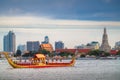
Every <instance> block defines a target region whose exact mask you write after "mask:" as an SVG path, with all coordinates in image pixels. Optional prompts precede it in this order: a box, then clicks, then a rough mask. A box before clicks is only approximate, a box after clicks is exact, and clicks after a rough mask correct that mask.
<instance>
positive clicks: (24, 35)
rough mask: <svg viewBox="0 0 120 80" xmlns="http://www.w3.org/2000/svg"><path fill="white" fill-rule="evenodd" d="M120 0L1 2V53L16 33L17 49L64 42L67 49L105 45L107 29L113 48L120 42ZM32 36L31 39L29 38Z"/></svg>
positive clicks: (22, 0) (3, 0)
mask: <svg viewBox="0 0 120 80" xmlns="http://www.w3.org/2000/svg"><path fill="white" fill-rule="evenodd" d="M119 4H120V0H34V1H33V0H0V45H1V46H0V50H3V40H2V39H3V36H4V35H5V34H7V32H8V31H11V30H13V31H14V32H15V33H16V35H17V38H16V41H17V43H16V44H17V45H19V44H25V43H26V41H27V40H35V41H36V40H37V41H40V42H41V41H43V37H44V36H46V35H47V36H49V38H50V42H51V43H52V45H54V42H55V41H63V42H64V43H65V47H68V48H73V47H74V46H75V45H79V44H87V43H89V42H91V41H98V42H100V44H101V42H102V31H103V28H104V27H106V28H107V30H108V36H109V37H108V38H109V44H110V46H112V47H114V45H115V42H118V41H120V38H119V35H118V34H120V9H119V7H120V5H119ZM28 35H29V37H28Z"/></svg>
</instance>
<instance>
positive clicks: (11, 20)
mask: <svg viewBox="0 0 120 80" xmlns="http://www.w3.org/2000/svg"><path fill="white" fill-rule="evenodd" d="M0 25H1V26H2V25H3V26H9V25H14V26H16V27H17V26H28V25H31V26H38V27H40V25H47V26H51V25H57V26H68V27H70V26H118V27H119V26H120V21H87V20H61V19H52V18H43V17H35V16H18V17H17V16H16V17H14V16H13V17H5V16H3V17H0Z"/></svg>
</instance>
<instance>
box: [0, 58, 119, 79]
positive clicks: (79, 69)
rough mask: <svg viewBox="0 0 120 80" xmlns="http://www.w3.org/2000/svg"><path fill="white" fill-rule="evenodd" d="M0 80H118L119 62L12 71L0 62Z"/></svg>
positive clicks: (97, 62)
mask: <svg viewBox="0 0 120 80" xmlns="http://www.w3.org/2000/svg"><path fill="white" fill-rule="evenodd" d="M0 80H120V60H77V61H76V64H75V66H74V67H62V68H42V69H41V68H40V69H13V68H12V67H11V66H10V65H9V64H8V63H7V61H6V60H0Z"/></svg>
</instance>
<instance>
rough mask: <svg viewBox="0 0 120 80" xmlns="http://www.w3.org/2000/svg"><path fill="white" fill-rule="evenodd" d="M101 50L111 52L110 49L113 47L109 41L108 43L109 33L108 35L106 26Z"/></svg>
mask: <svg viewBox="0 0 120 80" xmlns="http://www.w3.org/2000/svg"><path fill="white" fill-rule="evenodd" d="M100 50H101V51H105V52H110V50H111V47H110V46H109V43H108V35H107V31H106V28H104V33H103V38H102V44H101V47H100Z"/></svg>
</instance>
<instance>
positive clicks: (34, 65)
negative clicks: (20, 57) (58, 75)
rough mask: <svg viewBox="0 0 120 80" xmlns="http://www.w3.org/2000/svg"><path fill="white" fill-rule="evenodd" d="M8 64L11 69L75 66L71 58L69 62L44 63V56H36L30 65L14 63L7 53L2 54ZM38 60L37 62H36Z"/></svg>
mask: <svg viewBox="0 0 120 80" xmlns="http://www.w3.org/2000/svg"><path fill="white" fill-rule="evenodd" d="M2 53H3V54H4V55H5V57H6V59H7V61H8V63H9V64H10V65H11V66H12V67H13V68H49V67H70V66H74V64H75V57H73V58H72V60H71V61H70V62H60V63H57V62H54V63H53V62H50V63H49V62H48V63H46V59H45V56H44V55H43V54H37V55H36V56H37V58H33V62H32V63H28V62H24V63H16V62H14V61H13V60H12V59H11V58H10V57H9V56H8V53H7V52H2ZM38 60H39V62H38Z"/></svg>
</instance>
